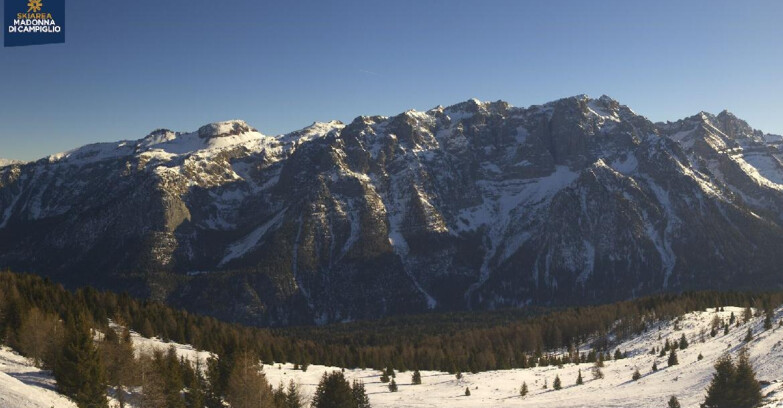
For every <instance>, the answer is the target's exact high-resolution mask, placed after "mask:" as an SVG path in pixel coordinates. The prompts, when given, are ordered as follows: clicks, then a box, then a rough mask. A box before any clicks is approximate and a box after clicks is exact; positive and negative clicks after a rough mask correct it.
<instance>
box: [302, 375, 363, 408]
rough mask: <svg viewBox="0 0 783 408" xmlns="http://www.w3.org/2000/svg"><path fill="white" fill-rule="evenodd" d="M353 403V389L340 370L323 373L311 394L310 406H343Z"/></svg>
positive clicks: (331, 407)
mask: <svg viewBox="0 0 783 408" xmlns="http://www.w3.org/2000/svg"><path fill="white" fill-rule="evenodd" d="M354 404H355V400H354V394H353V390H351V386H350V385H349V384H348V381H346V380H345V375H343V373H341V372H340V371H333V372H331V373H329V374H327V373H324V375H323V376H322V377H321V381H320V382H319V383H318V388H316V390H315V395H314V396H313V404H312V408H345V407H353V406H354Z"/></svg>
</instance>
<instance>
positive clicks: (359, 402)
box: [351, 380, 370, 408]
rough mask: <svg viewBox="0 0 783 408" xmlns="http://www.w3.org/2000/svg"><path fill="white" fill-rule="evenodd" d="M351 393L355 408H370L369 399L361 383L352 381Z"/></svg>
mask: <svg viewBox="0 0 783 408" xmlns="http://www.w3.org/2000/svg"><path fill="white" fill-rule="evenodd" d="M351 391H352V392H353V401H354V403H355V404H356V405H355V407H356V408H370V397H368V396H367V391H366V390H365V389H364V383H363V382H361V381H358V380H353V386H352V387H351Z"/></svg>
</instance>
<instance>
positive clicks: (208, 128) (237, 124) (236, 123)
mask: <svg viewBox="0 0 783 408" xmlns="http://www.w3.org/2000/svg"><path fill="white" fill-rule="evenodd" d="M249 132H257V130H255V129H253V128H251V127H250V125H248V124H247V123H245V121H243V120H228V121H225V122H216V123H210V124H208V125H204V126H202V127H200V128H199V129H198V135H199V137H201V138H203V139H211V138H215V137H225V136H236V135H241V134H243V133H249Z"/></svg>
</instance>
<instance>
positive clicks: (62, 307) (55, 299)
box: [0, 272, 783, 396]
mask: <svg viewBox="0 0 783 408" xmlns="http://www.w3.org/2000/svg"><path fill="white" fill-rule="evenodd" d="M782 302H783V292H774V293H761V294H753V293H737V292H693V293H684V294H679V295H658V296H651V297H646V298H641V299H637V300H632V301H626V302H619V303H614V304H610V305H598V306H588V307H576V308H568V309H559V310H551V311H548V312H547V311H546V310H543V309H538V310H534V309H529V310H523V311H519V310H512V311H499V312H479V313H472V314H460V313H452V314H442V313H441V314H425V315H419V316H406V317H394V318H389V319H382V320H379V321H370V322H360V323H359V322H357V323H351V324H340V325H328V326H323V327H295V328H284V329H264V328H252V327H244V326H240V325H237V324H229V323H225V322H221V321H218V320H217V319H214V318H210V317H204V316H199V315H195V314H191V313H188V312H186V311H182V310H176V309H173V308H171V307H168V306H166V305H164V304H161V303H157V302H150V301H142V300H136V299H133V298H131V297H129V296H127V295H125V294H120V295H117V294H114V293H111V292H100V291H97V290H94V289H91V288H85V289H80V290H77V291H75V292H71V291H68V290H65V289H64V288H63V287H62V286H60V285H56V284H53V283H52V282H50V281H48V280H47V279H44V278H40V277H37V276H34V275H27V274H14V273H11V272H2V273H0V335H1V336H2V339H3V340H4V341H5V342H6V343H8V344H9V345H12V346H15V347H16V348H18V349H19V350H21V351H22V352H23V353H24V354H26V355H28V356H30V357H31V358H33V359H37V360H38V361H39V362H40V363H41V364H42V366H44V367H50V368H54V367H52V365H53V364H55V363H56V359H55V358H54V357H53V356H54V355H58V354H62V353H59V351H61V350H62V348H61V347H62V344H64V342H66V341H70V342H76V339H74V335H73V333H75V332H76V331H77V330H76V328H79V330H80V331H81V333H82V337H81V338H80V339H79V341H81V342H82V343H88V342H85V341H84V338H86V337H85V335H84V334H85V330H87V333H89V328H95V329H98V330H100V331H101V332H103V333H109V331H107V329H108V322H109V319H112V320H113V321H115V322H117V323H120V324H122V325H124V326H126V327H128V328H130V329H132V330H135V331H137V332H139V333H140V334H142V335H143V336H146V337H153V336H158V337H160V338H162V339H163V340H173V341H177V342H180V343H184V344H192V345H193V346H194V347H196V348H197V349H201V350H208V351H211V352H214V353H216V354H217V355H219V356H221V358H220V359H219V360H217V361H215V362H212V363H211V365H210V367H209V368H208V370H213V371H215V370H216V373H213V374H212V377H211V378H212V379H213V380H215V381H216V385H215V387H216V391H215V392H216V393H217V395H219V396H225V395H226V390H227V388H226V383H227V381H228V378H229V377H230V374H231V372H232V370H233V368H234V365H235V361H236V356H237V355H239V354H240V353H246V354H249V355H252V356H255V357H258V358H260V359H261V360H262V361H263V362H266V363H271V362H294V363H297V364H301V366H302V367H303V368H304V367H307V365H308V364H324V365H332V366H341V367H357V368H368V367H373V368H379V367H395V368H396V369H397V370H399V371H407V370H408V369H409V368H417V369H427V370H440V371H448V372H451V373H456V372H479V371H485V370H494V369H509V368H524V367H532V366H536V365H551V364H555V365H557V364H564V363H568V362H576V361H580V362H590V361H593V360H594V359H595V360H598V359H603V360H605V359H608V358H609V356H610V355H611V353H610V352H609V350H610V347H611V344H610V342H609V340H608V339H610V338H612V339H613V341H622V340H623V339H626V338H628V337H630V336H634V335H637V334H639V333H642V332H644V331H645V330H647V329H648V328H649V327H650V326H651V325H652V324H654V323H656V322H658V321H661V320H669V319H672V318H674V317H677V316H680V315H682V314H683V313H686V312H690V311H694V310H704V309H705V308H707V307H715V306H719V305H725V304H732V305H739V306H747V307H751V306H752V307H756V308H759V309H762V310H769V309H771V308H772V307H773V306H774V305H778V304H780V303H782ZM748 310H749V309H748ZM66 311H67V312H66ZM120 337H122V336H120ZM588 341H589V342H590V343H589V344H588ZM585 345H587V346H588V347H591V348H592V351H591V352H590V353H588V354H587V355H585V354H584V353H582V354H577V353H575V352H574V350H579V348H580V347H583V346H585ZM564 347H565V348H567V349H568V350H570V352H569V353H565V354H559V355H554V354H552V353H548V351H551V350H554V349H558V348H560V349H562V348H564ZM617 353H619V351H615V358H617V357H618V356H617ZM87 354H89V353H87ZM620 354H621V355H620V356H621V357H622V353H620ZM598 356H600V357H598ZM85 358H87V359H89V358H90V357H89V356H88V357H85ZM213 366H214V367H213ZM183 369H184V368H183ZM208 370H207V371H208ZM55 371H56V370H55Z"/></svg>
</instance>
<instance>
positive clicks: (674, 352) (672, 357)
mask: <svg viewBox="0 0 783 408" xmlns="http://www.w3.org/2000/svg"><path fill="white" fill-rule="evenodd" d="M668 363H669V367H671V366H673V365H677V364H680V361H679V360H678V359H677V350H675V349H672V351H671V352H670V353H669V360H668Z"/></svg>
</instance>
